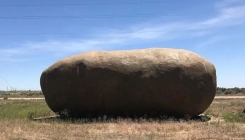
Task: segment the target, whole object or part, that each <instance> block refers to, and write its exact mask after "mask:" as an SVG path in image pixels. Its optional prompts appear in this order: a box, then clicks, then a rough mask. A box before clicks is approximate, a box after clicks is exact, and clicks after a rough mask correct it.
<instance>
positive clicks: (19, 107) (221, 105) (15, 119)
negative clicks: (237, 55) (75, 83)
mask: <svg viewBox="0 0 245 140" xmlns="http://www.w3.org/2000/svg"><path fill="white" fill-rule="evenodd" d="M244 107H245V100H244V99H229V100H227V99H226V100H224V99H215V100H214V102H213V103H212V105H211V106H210V107H209V108H208V109H207V110H206V111H205V112H204V113H203V115H202V116H201V117H199V118H196V119H193V118H180V119H176V118H172V117H159V118H149V117H142V118H137V119H132V118H108V117H106V116H102V117H100V118H94V119H88V118H80V119H78V118H77V119H71V118H65V119H64V118H60V117H58V116H54V115H56V114H55V113H53V112H52V111H51V110H50V109H49V108H48V107H47V105H46V103H45V101H44V100H30V101H23V100H22V101H12V100H0V110H1V111H0V124H1V127H0V139H1V140H5V139H6V140H8V139H27V140H28V139H36V140H38V139H61V140H62V139H79V140H80V139H91V140H92V139H98V140H107V139H109V140H110V139H113V140H114V139H118V140H119V139H120V140H121V139H122V140H123V139H136V140H149V139H150V140H154V139H242V138H244V137H245V131H244V129H245V115H244V113H243V110H244V109H245V108H244ZM47 116H54V117H47ZM42 117H44V118H42ZM34 118H38V119H34Z"/></svg>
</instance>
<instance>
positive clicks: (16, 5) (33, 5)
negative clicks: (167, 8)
mask: <svg viewBox="0 0 245 140" xmlns="http://www.w3.org/2000/svg"><path fill="white" fill-rule="evenodd" d="M178 2H181V1H178ZM160 3H168V2H167V1H148V2H142V1H138V2H112V3H109V2H108V3H67V4H57V3H56V4H6V5H0V7H42V6H96V5H117V4H119V5H122V4H123V5H135V4H160Z"/></svg>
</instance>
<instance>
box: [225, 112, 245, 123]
mask: <svg viewBox="0 0 245 140" xmlns="http://www.w3.org/2000/svg"><path fill="white" fill-rule="evenodd" d="M223 118H224V119H225V120H226V121H229V122H241V123H245V114H244V113H237V114H232V113H225V114H224V115H223Z"/></svg>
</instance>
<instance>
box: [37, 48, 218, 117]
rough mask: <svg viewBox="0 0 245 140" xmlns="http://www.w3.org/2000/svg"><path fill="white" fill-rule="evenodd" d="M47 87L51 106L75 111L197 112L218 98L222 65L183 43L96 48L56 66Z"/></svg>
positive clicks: (45, 78) (46, 77)
mask: <svg viewBox="0 0 245 140" xmlns="http://www.w3.org/2000/svg"><path fill="white" fill-rule="evenodd" d="M41 88H42V91H43V94H44V96H45V100H46V102H47V104H48V106H49V107H50V108H51V110H53V111H54V112H62V111H63V110H68V111H69V114H70V115H76V116H91V115H92V116H97V115H152V114H159V115H175V116H185V115H188V116H195V115H198V114H200V113H202V112H204V111H205V110H206V109H207V108H208V107H209V106H210V104H211V103H212V101H213V99H214V96H215V91H216V70H215V67H214V65H213V64H211V63H210V62H209V61H207V60H206V59H204V58H202V57H201V56H199V55H197V54H195V53H192V52H189V51H185V50H179V49H164V48H151V49H143V50H130V51H109V52H105V51H92V52H86V53H82V54H78V55H74V56H71V57H68V58H65V59H62V60H60V61H58V62H56V63H55V64H53V65H52V66H50V67H49V68H48V69H46V70H45V71H44V72H43V73H42V75H41Z"/></svg>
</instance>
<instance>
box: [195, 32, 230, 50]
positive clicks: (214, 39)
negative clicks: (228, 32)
mask: <svg viewBox="0 0 245 140" xmlns="http://www.w3.org/2000/svg"><path fill="white" fill-rule="evenodd" d="M225 39H227V36H223V35H219V36H213V37H211V38H210V39H208V40H205V41H204V42H202V43H201V44H199V45H198V46H197V48H199V49H201V48H203V47H206V46H207V45H210V44H214V43H217V42H220V41H223V40H225Z"/></svg>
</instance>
